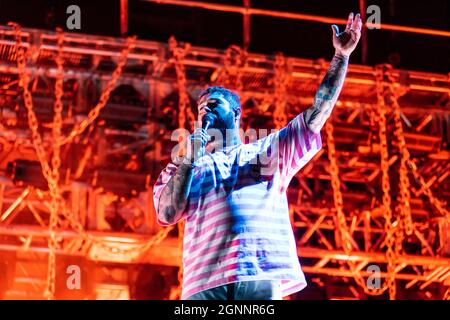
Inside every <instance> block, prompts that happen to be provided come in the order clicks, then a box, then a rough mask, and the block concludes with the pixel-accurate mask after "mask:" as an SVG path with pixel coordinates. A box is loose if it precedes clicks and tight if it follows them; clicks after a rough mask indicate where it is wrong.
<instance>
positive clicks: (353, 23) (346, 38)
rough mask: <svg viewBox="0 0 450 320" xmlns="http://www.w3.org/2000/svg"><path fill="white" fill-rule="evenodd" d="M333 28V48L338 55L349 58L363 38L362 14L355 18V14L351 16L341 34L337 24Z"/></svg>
mask: <svg viewBox="0 0 450 320" xmlns="http://www.w3.org/2000/svg"><path fill="white" fill-rule="evenodd" d="M331 28H332V29H333V46H334V48H335V50H336V53H337V54H340V55H342V56H345V57H349V56H350V54H351V53H352V52H353V50H355V48H356V46H357V44H358V42H359V39H360V38H361V28H362V20H361V16H360V14H359V13H358V14H357V15H356V16H353V12H352V13H350V14H349V16H348V20H347V26H346V27H345V30H344V31H343V32H339V27H338V26H337V25H335V24H333V25H332V26H331Z"/></svg>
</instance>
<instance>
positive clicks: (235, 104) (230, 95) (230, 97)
mask: <svg viewBox="0 0 450 320" xmlns="http://www.w3.org/2000/svg"><path fill="white" fill-rule="evenodd" d="M216 92H218V93H220V94H222V96H223V97H224V99H225V100H227V101H228V103H229V104H230V107H231V109H232V110H233V112H234V114H235V115H237V113H238V112H239V113H240V112H241V100H240V99H239V95H238V94H236V93H234V92H233V91H231V90H228V89H226V88H224V87H219V86H212V87H209V88H207V89H205V90H203V91H202V92H200V94H199V95H198V99H197V101H199V100H200V99H201V98H202V97H203V96H204V95H206V94H212V93H216Z"/></svg>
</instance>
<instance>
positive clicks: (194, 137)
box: [186, 113, 216, 164]
mask: <svg viewBox="0 0 450 320" xmlns="http://www.w3.org/2000/svg"><path fill="white" fill-rule="evenodd" d="M215 120H216V117H215V116H214V115H213V114H211V113H207V114H205V115H204V116H203V119H202V127H201V128H197V129H196V130H195V131H194V133H193V134H191V135H189V140H190V142H191V148H190V151H193V152H188V155H186V156H187V157H188V158H189V159H190V161H191V164H192V163H193V162H195V161H196V160H198V159H199V158H200V157H202V156H203V155H205V147H206V144H207V143H208V141H209V140H210V136H209V135H208V134H207V131H208V129H209V128H210V127H211V126H212V125H213V124H214V121H215Z"/></svg>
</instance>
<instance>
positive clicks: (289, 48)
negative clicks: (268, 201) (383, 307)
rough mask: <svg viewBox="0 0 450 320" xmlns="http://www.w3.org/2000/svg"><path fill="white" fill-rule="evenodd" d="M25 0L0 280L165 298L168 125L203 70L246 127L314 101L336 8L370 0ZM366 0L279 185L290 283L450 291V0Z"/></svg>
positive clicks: (4, 155) (176, 259)
mask: <svg viewBox="0 0 450 320" xmlns="http://www.w3.org/2000/svg"><path fill="white" fill-rule="evenodd" d="M25 3H26V2H22V3H20V4H18V3H12V2H6V1H0V24H1V25H0V298H2V299H45V298H50V299H177V298H178V297H179V293H180V291H179V289H180V288H179V280H180V279H181V277H182V268H180V263H181V242H180V239H181V236H182V232H183V225H182V224H179V225H177V226H174V227H168V228H162V227H160V226H158V225H157V223H156V216H155V212H154V208H153V203H152V185H153V184H154V182H155V179H156V178H157V176H158V174H159V172H160V171H161V169H162V168H164V166H165V165H166V164H167V163H168V162H169V161H170V153H171V149H172V147H173V146H174V145H175V143H176V142H174V141H171V133H172V132H173V130H175V129H176V128H179V127H184V128H187V129H189V130H190V129H191V125H192V120H193V119H194V118H196V116H195V113H196V105H195V98H196V95H197V93H198V92H199V90H201V89H202V88H205V87H206V86H208V85H212V84H214V85H223V86H226V87H228V88H231V89H234V90H236V91H237V92H238V93H239V94H240V96H241V101H242V105H243V112H244V113H243V119H242V121H241V125H242V129H243V131H244V132H245V131H246V130H247V129H249V128H253V129H263V128H266V129H272V128H281V127H282V126H284V125H285V124H286V123H287V121H289V120H290V119H292V118H293V117H294V116H295V115H297V114H298V113H299V112H301V111H303V110H305V109H306V108H308V107H309V106H311V104H312V100H313V97H314V94H315V91H316V90H317V88H318V85H319V83H320V81H321V80H322V77H323V75H324V73H325V72H326V70H327V67H328V61H329V59H330V58H331V56H332V54H333V50H332V43H331V30H330V27H329V25H330V24H331V23H338V24H340V25H343V24H344V23H345V18H346V16H347V14H348V12H350V11H360V12H362V13H363V12H365V8H366V5H367V4H366V1H364V0H360V1H356V0H354V1H347V2H345V4H343V3H342V1H301V2H298V1H297V2H295V1H256V0H253V1H250V0H234V1H218V0H209V1H176V0H159V1H156V0H155V1H154V0H116V1H108V2H105V3H104V4H102V3H101V2H99V3H93V1H90V2H89V1H70V2H69V1H41V0H39V1H29V5H28V6H27V5H26V4H25ZM71 4H77V5H78V6H79V8H80V9H81V29H80V30H67V28H66V19H67V17H68V16H69V14H67V12H66V8H67V7H68V6H69V5H71ZM370 4H372V3H370ZM377 5H378V6H379V7H380V9H381V23H382V24H381V29H380V30H369V29H365V31H364V38H363V39H362V42H361V44H360V46H359V47H358V49H357V52H355V53H354V55H353V56H352V57H351V64H350V67H349V72H348V75H347V79H346V82H345V85H344V89H343V92H342V94H341V96H340V99H339V101H338V103H337V106H336V108H335V109H334V111H333V116H332V119H330V120H329V121H328V123H327V126H326V128H324V129H323V131H322V138H323V141H324V148H323V149H322V150H321V152H320V153H319V154H318V155H317V156H316V157H315V158H314V159H313V161H311V162H310V163H309V164H308V165H307V166H306V167H304V168H303V169H302V170H301V171H300V172H299V173H298V174H297V175H296V176H295V177H294V179H293V180H292V182H291V185H290V188H289V190H288V197H289V201H290V213H291V222H292V227H293V229H294V232H295V235H296V237H297V245H298V253H299V259H300V262H301V264H302V266H303V270H304V271H305V273H306V275H307V279H308V282H309V286H308V287H307V288H306V289H305V290H303V291H301V292H299V293H296V294H293V295H292V296H290V297H288V298H289V299H446V298H447V299H449V298H450V293H449V287H450V213H449V204H448V201H449V199H450V179H449V173H450V161H449V160H450V150H449V149H450V147H449V142H450V74H449V71H450V70H449V62H450V60H449V59H450V54H449V53H450V52H449V49H450V42H449V38H450V26H449V23H450V22H449V21H450V17H449V16H448V14H449V13H448V12H449V10H448V9H449V8H448V5H449V4H448V1H437V0H436V1H427V2H426V3H420V4H419V3H417V4H414V6H412V5H411V3H410V2H406V1H396V0H386V1H378V4H377ZM10 21H14V22H15V23H16V24H9V25H8V22H10ZM57 28H62V29H57ZM131 35H133V36H134V35H135V36H137V38H135V37H130V36H131ZM249 138H250V137H249ZM73 266H75V267H76V269H75V271H73V270H74V269H73V268H72V267H73ZM377 268H378V269H377ZM374 270H375V273H373V272H374ZM378 271H379V272H378ZM76 275H79V276H80V277H79V279H74V278H73V276H76ZM377 275H379V276H380V279H381V283H380V288H379V289H376V290H373V289H368V288H367V281H369V282H370V283H375V282H376V281H375V282H373V281H372V280H373V277H374V276H377ZM78 280H80V281H79V282H80V283H79V284H80V286H79V288H78V287H77V286H76V285H75V287H76V288H73V286H71V285H70V283H72V284H76V283H77V281H78ZM371 281H372V282H371ZM69 282H70V283H69Z"/></svg>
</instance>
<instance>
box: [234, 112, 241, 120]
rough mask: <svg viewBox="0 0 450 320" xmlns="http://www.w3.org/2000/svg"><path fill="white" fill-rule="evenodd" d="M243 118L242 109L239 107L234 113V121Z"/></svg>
mask: <svg viewBox="0 0 450 320" xmlns="http://www.w3.org/2000/svg"><path fill="white" fill-rule="evenodd" d="M240 118H241V110H240V109H238V110H236V112H235V114H234V121H236V120H238V119H240Z"/></svg>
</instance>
